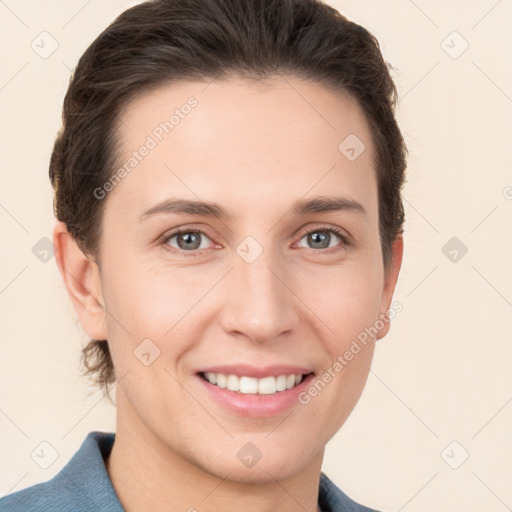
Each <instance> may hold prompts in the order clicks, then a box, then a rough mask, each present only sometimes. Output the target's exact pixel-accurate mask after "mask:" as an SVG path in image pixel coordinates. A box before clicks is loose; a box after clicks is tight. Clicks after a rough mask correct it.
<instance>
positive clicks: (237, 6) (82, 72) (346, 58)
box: [49, 0, 407, 397]
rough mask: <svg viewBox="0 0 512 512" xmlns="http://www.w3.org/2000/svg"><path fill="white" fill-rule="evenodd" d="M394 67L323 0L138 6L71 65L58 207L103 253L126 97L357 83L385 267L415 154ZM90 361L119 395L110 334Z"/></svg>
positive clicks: (54, 178)
mask: <svg viewBox="0 0 512 512" xmlns="http://www.w3.org/2000/svg"><path fill="white" fill-rule="evenodd" d="M390 69H392V68H391V66H390V64H388V63H386V62H385V61H384V59H383V57H382V55H381V52H380V46H379V43H378V41H377V39H376V38H375V37H374V36H373V35H372V34H371V33H370V32H368V31H367V30H366V29H365V28H363V27H362V26H360V25H358V24H356V23H354V22H351V21H349V20H348V19H347V18H345V17H344V16H343V15H342V14H341V13H339V12H338V11H337V10H335V9H334V8H332V7H330V6H328V5H326V4H324V3H322V2H321V1H319V0H150V1H147V2H144V3H142V4H139V5H136V6H135V7H131V8H130V9H128V10H126V11H124V12H123V13H122V14H121V15H120V16H119V17H118V18H117V19H116V20H114V21H113V22H112V23H111V24H110V25H109V26H108V27H107V28H106V29H105V30H104V31H103V32H102V33H101V34H100V35H99V36H98V37H97V38H96V39H95V40H94V41H93V43H92V44H91V45H90V46H89V47H88V48H87V50H86V51H85V53H84V54H83V55H82V57H81V58H80V60H79V62H78V64H77V66H76V68H75V69H74V71H73V74H72V77H71V80H70V84H69V88H68V90H67V93H66V96H65V98H64V104H63V114H62V119H63V126H62V129H61V130H60V131H59V133H58V135H57V138H56V140H55V145H54V148H53V153H52V156H51V160H50V170H49V174H50V180H51V182H52V186H53V188H54V193H55V195H54V212H55V215H56V217H57V218H58V220H60V221H63V222H64V223H65V224H66V226H67V229H68V231H69V233H70V234H71V235H72V236H73V237H74V239H75V240H76V242H77V244H78V245H79V247H80V249H81V250H82V251H83V252H84V254H90V255H93V256H95V257H96V258H97V256H98V250H99V243H100V236H101V219H102V211H103V206H104V201H102V200H100V199H98V198H97V197H96V195H95V194H94V190H95V189H97V188H98V187H101V186H102V184H104V183H105V182H106V181H107V180H108V179H109V177H110V176H111V175H112V174H113V172H114V170H115V150H116V147H117V139H116V135H117V133H116V127H117V124H116V122H117V118H118V116H119V114H120V112H121V109H122V108H123V107H124V106H126V105H127V104H128V102H130V101H131V100H133V99H134V98H135V97H136V96H138V95H141V94H144V93H146V92H148V91H149V90H151V89H155V88H156V87H159V86H162V85H164V84H171V83H173V82H174V83H175V82H178V81H185V80H201V79H205V80H206V79H213V78H219V79H221V78H225V77H229V76H238V77H242V78H247V79H249V78H250V79H256V80H263V79H265V78H269V77H272V76H276V75H278V74H280V73H282V72H285V73H288V74H291V75H295V76H297V77H300V78H304V79H308V80H312V81H315V82H317V83H320V84H324V85H326V86H329V87H330V88H331V89H333V88H334V89H335V90H339V91H348V92H349V93H351V94H352V95H353V96H354V97H355V98H356V99H357V101H358V103H359V105H360V107H361V108H362V110H363V112H364V114H365V116H366V119H367V121H368V123H369V126H370V130H371V135H372V139H373V143H374V147H375V162H374V165H375V169H376V172H377V182H378V197H379V235H380V241H381V247H382V257H383V261H384V265H385V268H386V270H387V269H388V268H389V266H390V263H391V254H392V251H391V248H392V243H393V242H394V240H395V239H396V237H397V236H398V235H399V234H401V233H402V231H403V223H404V209H403V203H402V198H401V189H402V186H403V184H404V179H405V169H406V160H407V148H406V145H405V142H404V139H403V137H402V135H401V132H400V130H399V128H398V125H397V122H396V120H395V108H396V102H397V91H396V87H395V84H394V83H393V80H392V78H391V76H390ZM340 142H341V141H340ZM82 364H83V368H84V373H85V374H87V375H89V376H90V377H92V379H93V380H94V381H95V382H96V383H97V384H99V385H101V386H102V387H103V389H104V392H105V395H107V396H109V397H110V395H109V384H112V383H113V382H115V378H116V377H115V371H114V366H113V363H112V359H111V356H110V352H109V347H108V343H107V340H90V341H89V342H88V344H87V345H86V346H85V347H84V348H83V350H82Z"/></svg>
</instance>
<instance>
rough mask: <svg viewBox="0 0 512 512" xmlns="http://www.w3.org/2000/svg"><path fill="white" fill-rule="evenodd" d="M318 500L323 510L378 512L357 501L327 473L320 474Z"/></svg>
mask: <svg viewBox="0 0 512 512" xmlns="http://www.w3.org/2000/svg"><path fill="white" fill-rule="evenodd" d="M318 501H319V504H320V507H322V510H325V511H328V512H378V511H377V510H374V509H372V508H368V507H365V506H364V505H360V504H359V503H356V502H355V501H354V500H353V499H352V498H350V497H349V496H347V495H346V494H345V493H344V492H343V491H342V490H341V489H340V488H339V487H337V486H336V484H335V483H334V482H333V481H332V480H330V479H329V478H328V477H327V475H326V474H325V473H321V474H320V488H319V495H318Z"/></svg>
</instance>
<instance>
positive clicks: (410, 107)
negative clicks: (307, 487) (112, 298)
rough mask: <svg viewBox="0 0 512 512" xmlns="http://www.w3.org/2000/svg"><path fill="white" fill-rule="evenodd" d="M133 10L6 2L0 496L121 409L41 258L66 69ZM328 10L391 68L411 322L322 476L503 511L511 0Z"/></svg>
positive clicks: (384, 346)
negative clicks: (406, 154)
mask: <svg viewBox="0 0 512 512" xmlns="http://www.w3.org/2000/svg"><path fill="white" fill-rule="evenodd" d="M135 3H136V2H127V1H122V0H110V1H108V2H100V1H99V0H92V1H91V0H89V2H87V1H85V0H67V1H64V0H53V1H48V2H34V1H22V0H6V2H1V3H0V17H1V27H0V34H1V36H0V37H1V50H0V51H1V62H2V66H1V71H0V105H1V109H2V117H1V122H0V130H1V132H0V144H1V157H2V158H1V161H0V165H1V169H2V171H1V172H2V187H1V189H0V222H1V226H2V245H1V249H0V257H1V261H0V264H1V276H0V308H1V322H0V330H1V331H0V334H1V340H2V352H1V358H0V386H1V388H0V393H1V394H0V431H1V434H2V435H1V438H0V439H1V441H0V442H1V445H0V453H1V457H0V461H1V462H0V464H1V466H0V495H4V494H7V493H9V492H12V491H15V490H19V489H22V488H24V487H27V486H29V485H32V484H34V483H37V482H41V481H44V480H47V479H49V478H50V477H52V476H53V475H55V474H56V473H57V472H58V471H59V470H60V469H61V468H62V467H63V466H64V465H65V464H66V463H67V461H68V460H69V458H70V457H71V456H72V455H73V454H74V453H75V451H76V450H77V449H78V447H79V446H80V444H81V443H82V441H83V440H84V438H85V436H86V434H87V433H88V432H90V431H91V430H104V431H114V430H115V418H114V409H113V407H112V406H110V405H109V404H108V403H107V402H105V401H102V400H101V395H100V393H99V392H97V391H95V390H94V388H90V387H88V386H87V383H86V381H85V379H83V378H82V377H81V376H80V374H79V370H78V360H79V352H80V348H81V341H82V340H83V341H85V340H86V337H85V336H84V335H83V333H82V331H81V329H80V326H79V325H78V324H77V321H76V316H75V314H74V310H73V308H72V306H71V303H70V301H69V300H68V298H67V295H66V293H65V290H64V288H63V285H62V284H61V280H60V276H59V274H58V271H57V267H56V265H55V259H54V258H50V259H49V261H47V263H43V262H42V261H40V260H39V259H38V257H36V255H35V254H34V253H33V252H32V248H33V247H34V246H35V245H36V244H37V243H43V242H39V241H40V239H41V238H43V237H49V238H51V229H52V226H53V223H54V220H53V215H52V206H51V205H52V191H51V187H50V184H49V180H48V174H47V168H48V159H49V156H50V151H51V147H52V143H53V139H54V137H55V134H56V131H57V130H58V128H59V126H60V109H61V104H62V99H63V96H64V93H65V91H66V87H67V83H68V80H69V75H70V70H71V69H72V68H73V67H74V65H75V64H76V61H77V59H78V57H79V56H80V55H81V53H82V52H83V51H84V50H85V48H86V47H87V46H88V45H89V44H90V42H91V41H92V40H93V39H94V38H95V37H96V35H97V34H98V33H99V32H100V31H101V30H102V29H103V28H104V27H105V26H106V25H107V24H108V23H110V21H112V20H113V19H114V17H115V16H116V15H117V14H119V13H120V12H121V11H122V10H124V9H126V8H127V7H128V6H131V5H134V4H135ZM330 3H331V4H332V5H334V6H335V7H337V8H338V9H339V10H340V11H342V12H343V13H344V14H346V15H347V16H348V17H349V18H351V19H353V20H354V21H356V22H358V23H360V24H362V25H363V26H365V27H366V28H368V29H369V30H370V31H371V32H373V33H374V34H375V35H376V36H377V37H378V39H379V41H380V42H381V45H382V50H383V53H384V56H385V58H386V59H387V60H388V61H390V62H391V63H392V64H393V66H394V67H395V69H396V72H395V74H394V77H395V79H396V80H397V83H398V87H399V91H400V97H401V100H400V106H399V122H400V125H401V127H402V130H403V133H404V136H405V138H406V141H407V144H408V147H409V150H410V160H409V171H408V183H407V186H406V188H405V198H406V214H407V224H406V234H405V242H406V250H405V259H404V264H403V269H402V274H401V277H400V280H399V284H398V289H397V292H396V296H395V299H396V300H398V301H400V302H401V303H402V304H403V308H404V309H403V311H402V312H401V313H400V314H399V315H398V317H397V318H396V319H395V320H394V322H393V325H392V329H391V332H390V334H389V335H388V336H387V337H386V338H385V339H383V340H381V341H380V342H378V345H377V350H376V354H375V360H374V365H373V369H372V372H371V374H370V376H369V379H368V384H367V387H366V389H365V392H364V393H363V396H362V398H361V401H360V402H359V404H358V406H357V407H356V409H355V411H354V413H353V415H352V416H351V417H350V419H349V420H348V422H347V423H346V424H345V426H344V427H343V429H342V430H341V431H340V432H339V433H338V434H337V435H336V436H335V438H334V439H333V440H332V441H331V442H330V443H329V445H328V448H327V454H326V458H325V464H324V471H325V472H326V473H327V474H328V475H329V476H330V477H331V478H332V479H333V480H334V481H335V482H336V483H337V484H338V485H339V486H340V487H341V488H342V489H343V490H344V491H345V492H346V493H348V494H349V495H351V496H352V497H353V498H354V499H356V500H360V501H362V502H364V503H366V504H367V505H369V506H373V507H378V508H379V509H381V510H386V511H402V510H403V511H406V512H422V511H425V512H427V511H428V512H431V511H432V510H436V511H437V512H448V511H450V512H462V511H464V512H471V511H474V512H477V511H478V512H482V511H486V512H502V511H505V510H510V509H511V508H512V486H511V485H510V482H511V481H512V441H511V426H512V403H511V402H512V386H511V384H512V372H511V370H510V367H511V356H512V344H511V341H512V340H511V332H512V329H511V327H512V322H511V318H512V315H511V313H512V273H511V261H512V257H511V256H512V242H511V236H510V235H511V233H512V230H511V221H512V173H511V169H512V149H511V129H512V65H511V64H512V62H511V57H510V56H511V54H512V53H511V52H512V30H511V28H512V2H511V1H510V0H508V1H507V0H501V1H496V0H474V1H467V0H466V1H463V0H457V1H451V2H446V1H442V0H431V1H427V0H416V1H415V2H413V1H412V0H391V1H386V2H383V1H381V0H380V1H379V0H366V1H360V0H339V1H334V0H332V1H331V2H330ZM43 31H47V32H48V33H49V34H51V37H53V38H54V39H55V40H56V41H57V42H58V45H59V46H58V48H57V50H56V51H55V52H54V53H53V54H52V55H51V56H49V57H48V58H46V59H43V58H41V57H40V56H39V55H38V54H37V53H36V52H35V51H34V50H33V49H32V47H31V44H32V41H34V40H36V42H37V41H39V40H40V39H37V38H38V36H39V34H40V33H41V32H43ZM454 31H456V32H457V33H458V34H452V32H454ZM40 37H41V36H40ZM44 37H48V36H44ZM443 41H445V42H444V43H443ZM464 41H467V43H469V47H468V48H467V50H466V51H465V52H464V53H462V54H461V55H458V54H459V53H460V52H461V50H463V49H464V45H465V43H464ZM49 45H50V40H49V39H48V40H47V45H46V46H45V47H46V48H50V46H49ZM454 57H457V58H454ZM452 237H457V238H458V239H459V240H460V241H461V242H462V243H464V244H465V246H467V248H468V252H467V254H465V255H464V256H463V257H461V256H460V255H461V253H460V252H459V253H458V258H459V259H458V261H456V262H453V261H450V259H449V258H448V257H447V256H445V254H444V253H443V251H442V248H443V247H444V246H445V244H446V243H447V242H448V241H449V240H450V239H451V238H452ZM457 243H460V242H457ZM450 250H451V248H450ZM445 252H448V251H445ZM453 255H454V253H452V255H449V256H450V257H452V256H453ZM50 256H51V255H50ZM91 391H92V393H91ZM43 441H46V442H48V443H50V444H51V445H52V446H53V447H54V449H55V450H56V451H57V452H58V458H57V459H56V460H55V462H53V464H51V465H50V466H49V467H48V468H47V469H43V468H41V467H39V465H38V464H36V462H35V461H34V460H33V459H32V458H31V453H32V452H33V450H35V449H36V447H38V446H39V444H40V443H41V442H43ZM453 441H456V443H457V444H451V445H450V443H452V442H453ZM449 445H450V446H449ZM447 447H448V448H447ZM445 448H447V449H446V450H445ZM36 451H37V450H36ZM466 452H467V454H468V458H467V460H466V461H465V462H464V463H463V464H462V465H461V466H460V467H459V468H458V469H452V467H450V464H451V465H452V466H456V465H457V464H460V462H461V461H462V460H463V457H464V456H465V454H466ZM46 453H49V452H48V451H47V452H46ZM442 453H444V458H443V456H442Z"/></svg>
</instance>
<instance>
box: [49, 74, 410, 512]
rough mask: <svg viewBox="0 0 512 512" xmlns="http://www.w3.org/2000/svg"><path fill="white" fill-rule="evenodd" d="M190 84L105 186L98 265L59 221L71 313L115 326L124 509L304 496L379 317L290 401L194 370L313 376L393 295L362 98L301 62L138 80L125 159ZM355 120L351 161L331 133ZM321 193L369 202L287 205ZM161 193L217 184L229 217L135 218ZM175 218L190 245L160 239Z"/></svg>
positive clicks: (185, 193)
mask: <svg viewBox="0 0 512 512" xmlns="http://www.w3.org/2000/svg"><path fill="white" fill-rule="evenodd" d="M190 96H194V97H195V98H197V100H198V105H197V107H196V108H194V109H193V110H192V112H191V113H190V114H189V115H188V116H186V117H185V118H184V119H182V120H180V123H179V125H177V126H176V127H175V128H174V130H173V131H172V132H171V133H169V134H168V135H166V137H165V138H164V139H163V140H162V142H160V143H159V144H158V146H157V147H156V148H155V149H153V150H152V151H151V152H150V153H149V154H148V155H147V156H146V157H145V158H144V159H143V160H142V161H141V162H140V163H139V164H138V165H137V167H136V168H135V169H134V170H133V171H132V172H131V173H130V174H128V175H127V176H126V177H125V178H124V179H123V180H122V181H121V182H120V183H119V184H117V186H116V187H115V188H114V189H113V190H112V191H111V192H109V193H108V195H107V197H106V198H105V199H104V200H105V201H106V204H105V211H104V218H103V224H102V239H101V248H100V254H99V262H100V266H98V265H97V264H96V262H95V261H94V258H92V257H91V256H86V255H84V254H82V252H81V251H80V250H79V249H78V247H77V245H76V243H75V242H74V240H73V239H72V237H70V236H69V234H68V233H67V231H66V227H65V226H64V225H63V224H62V223H57V225H56V227H55V230H54V243H55V246H56V255H57V258H56V259H57V263H58V266H59V269H60V271H61V274H62V277H63V279H64V281H65V284H66V286H67V289H68V292H69V294H70V297H71V299H72V301H73V304H74V306H75V309H76V311H77V313H78V315H79V318H80V322H81V325H82V326H83V328H84V330H85V332H86V333H87V334H88V335H89V336H91V337H92V338H95V339H108V340H109V345H110V350H111V353H112V357H113V361H114V366H115V370H116V376H117V378H118V379H120V380H119V382H118V384H117V386H116V405H117V430H116V441H115V443H114V447H113V450H112V454H111V456H110V458H109V460H108V463H107V470H108V473H109V476H110V478H111V480H112V482H113V485H114V488H115V490H116V492H117V494H118V496H119V498H120V501H121V503H122V505H123V506H124V508H125V509H126V510H127V511H128V512H132V511H138V512H140V511H160V510H161V511H163V510H168V504H169V503H172V504H173V510H189V509H190V507H195V508H196V509H197V510H200V511H201V512H208V511H226V512H228V511H231V510H233V511H235V510H237V511H238V510H246V511H248V512H251V511H256V510H257V511H258V512H262V511H269V512H270V511H272V512H275V511H290V510H306V511H310V512H314V511H315V510H317V499H318V480H319V475H320V471H321V465H322V459H323V455H324V448H325V445H326V443H327V442H328V441H329V439H330V438H331V437H332V436H333V435H334V434H335V433H336V432H337V431H338V430H339V428H340V427H341V426H342V425H343V423H344V422H345V420H346V419H347V417H348V416H349V414H350V413H351V411H352V409H353V408H354V406H355V404H356V403H357V401H358V399H359V397H360V395H361V392H362V390H363V387H364V385H365V383H366V379H367V376H368V373H369V369H370V363H371V359H372V356H373V351H374V345H375V341H376V340H377V339H380V338H382V337H383V336H385V335H386V334H387V332H388V330H389V322H385V325H384V327H383V328H382V329H381V330H380V331H379V333H378V334H377V335H376V336H375V338H374V339H371V340H370V341H369V342H368V344H367V346H366V348H363V350H361V351H360V352H359V353H358V354H357V355H356V356H354V358H353V359H352V360H351V361H350V362H349V364H347V365H346V366H345V367H344V368H343V370H342V371H341V372H339V373H338V374H337V375H336V377H335V378H333V379H332V381H331V382H330V383H329V384H328V385H327V386H325V388H324V389H323V390H322V391H321V392H320V393H318V395H317V396H316V397H314V398H312V399H311V401H310V402H309V403H308V404H307V405H301V404H299V403H297V404H295V405H294V406H293V407H292V409H291V410H292V413H291V414H290V411H289V410H287V411H285V412H284V413H282V414H278V415H275V416H271V417H263V418H251V417H242V416H240V415H238V414H235V413H233V412H231V411H229V410H227V409H226V408H224V407H223V406H222V405H219V404H218V403H217V402H215V401H213V400H212V399H211V398H210V396H209V395H208V394H206V393H205V391H204V390H203V388H202V386H201V382H200V381H199V380H198V377H197V376H196V373H195V372H197V371H198V370H199V369H200V368H201V367H203V368H204V367H205V366H208V365H214V364H233V363H248V364H252V365H254V366H265V365H269V364H277V363H281V364H292V365H300V366H306V367H308V368H311V369H312V370H313V371H314V372H315V374H316V375H321V374H322V372H324V371H325V370H326V369H327V368H329V367H331V366H332V364H333V362H334V361H335V360H336V358H337V357H338V356H339V355H342V354H344V353H345V351H346V350H347V349H348V348H349V347H350V345H351V343H352V341H353V340H354V339H356V337H357V335H358V334H359V333H361V332H362V331H364V329H365V328H366V327H369V326H371V325H374V324H375V322H376V321H377V320H378V319H379V318H381V317H380V316H379V315H383V314H385V313H386V311H387V310H388V309H389V308H390V305H391V300H392V296H393V291H394V288H395V284H396V281H397V278H398V273H399V269H400V265H401V261H402V252H403V241H402V238H401V237H399V238H397V240H396V241H395V243H394V245H393V261H392V265H391V266H390V267H389V268H388V269H387V271H385V269H384V266H383V261H382V254H381V246H380V240H379V231H378V200H377V181H376V174H375V169H374V167H373V156H374V153H373V152H374V148H373V144H372V141H371V138H370V132H369V127H368V125H367V123H366V120H365V117H364V114H363V112H362V110H361V109H360V108H359V106H358V104H357V102H356V101H355V100H354V99H353V98H352V97H351V96H350V95H348V94H341V93H335V92H332V91H330V90H328V89H326V88H325V87H324V86H321V85H319V84H316V83H311V82H306V81H304V80H302V79H299V78H296V77H287V78H286V79H284V78H283V77H276V78H275V79H271V80H267V81H265V82H260V83H258V84H256V83H253V82H247V81H244V80H242V79H231V80H228V81H213V82H211V83H210V84H209V85H207V83H206V82H184V83H181V84H174V85H172V86H163V87H161V88H159V89H158V90H156V91H154V92H152V93H151V94H146V95H142V96H140V97H139V98H137V99H136V100H135V101H133V102H132V103H131V104H130V105H129V108H127V109H126V110H124V111H123V112H122V113H121V119H122V121H123V122H122V123H121V125H120V128H119V134H120V146H119V148H118V149H119V151H118V156H119V157H120V160H121V161H123V159H124V160H126V159H127V158H128V157H129V156H130V154H131V153H132V152H133V151H134V150H135V149H137V148H139V147H140V146H141V145H142V144H143V143H144V140H145V139H146V137H147V135H148V134H150V133H151V132H152V130H153V129H154V128H155V126H157V125H158V124H159V123H160V122H162V121H163V120H165V119H168V118H169V115H170V113H172V111H173V110H174V109H175V108H178V107H179V106H180V105H183V104H184V103H185V102H186V100H187V98H188V97H190ZM305 99H306V100H307V101H305ZM349 134H356V135H357V136H358V137H359V139H361V140H362V141H363V142H364V144H365V145H366V150H365V151H364V152H363V153H362V154H361V155H360V156H359V158H357V159H356V160H355V161H349V160H348V159H347V158H346V157H345V156H344V155H343V154H342V153H341V152H340V151H339V150H338V145H339V144H340V142H341V141H343V140H344V139H345V137H347V135H349ZM332 195H338V196H343V197H346V198H349V199H351V200H354V201H357V202H359V203H360V204H361V205H362V206H363V207H364V209H365V211H366V215H362V214H361V213H358V212H355V211H331V212H322V213H316V214H308V215H301V216H297V215H293V214H292V213H290V211H289V210H290V208H291V205H292V204H293V203H294V201H296V200H298V199H303V198H306V199H309V198H312V197H314V196H332ZM170 197H180V198H184V199H192V200H197V199H201V200H204V201H215V202H217V203H219V204H220V205H222V206H223V207H225V208H226V209H228V210H230V211H231V212H232V213H233V217H232V218H229V219H225V220H222V221H221V220H219V219H215V218H209V217H204V216H200V215H199V216H198V215H194V216H192V215H182V214H176V213H173V214H161V215H155V216H153V217H150V218H148V219H146V220H144V221H139V217H140V215H141V214H142V212H144V210H145V209H147V208H149V207H151V206H153V205H155V204H156V203H158V202H160V201H162V200H164V199H167V198H170ZM176 227H183V228H187V229H189V230H192V231H193V229H201V230H204V231H205V232H206V236H204V235H199V236H200V240H201V246H200V247H201V248H200V249H195V250H194V252H195V254H196V256H195V257H193V256H190V255H189V254H190V250H189V253H186V250H187V249H186V244H183V243H181V246H180V245H178V242H179V237H174V238H172V239H167V240H166V237H165V235H167V237H168V236H169V234H170V232H171V230H172V229H173V228H176ZM315 227H318V230H317V231H320V232H321V233H323V232H324V231H323V230H325V229H329V228H330V227H338V228H339V229H340V230H342V232H343V233H344V234H345V235H348V236H349V240H350V243H349V245H345V244H344V243H343V241H342V240H341V239H339V238H338V237H337V235H336V233H332V232H331V239H330V242H329V243H328V244H326V245H328V246H329V249H324V248H321V247H322V246H318V245H316V246H315V244H314V243H312V242H311V240H309V241H308V237H307V236H306V235H305V234H304V230H306V229H308V228H315ZM247 236H252V237H253V238H254V239H255V240H256V241H257V242H258V243H259V245H260V246H261V247H262V249H263V252H262V254H261V255H260V256H259V257H258V258H257V259H256V260H255V261H254V262H252V263H247V261H245V260H244V259H243V258H241V257H240V256H239V254H238V253H237V252H236V249H237V247H238V246H239V244H240V243H241V242H242V241H243V240H244V239H245V237H247ZM189 243H190V242H189ZM166 247H167V250H166ZM180 247H182V248H181V249H180ZM183 247H185V249H184V248H183ZM194 247H198V245H196V246H194ZM319 247H320V248H319ZM328 251H331V252H328ZM146 338H149V339H150V340H152V342H153V343H154V344H155V345H156V346H158V348H159V350H160V355H159V357H157V358H156V359H155V360H154V362H153V363H152V364H151V365H149V366H145V365H143V364H141V362H140V360H139V359H137V358H136V357H135V356H134V354H133V351H134V350H135V348H136V347H137V346H138V345H139V344H140V343H141V341H142V340H144V339H146ZM247 442H251V443H253V444H254V445H255V446H256V447H257V448H258V449H259V451H260V452H261V453H262V458H261V459H260V460H259V461H258V463H257V464H256V465H254V466H253V467H252V468H247V467H245V466H244V465H243V464H241V462H240V460H239V459H238V458H237V456H236V454H237V452H238V451H239V450H240V448H241V447H242V446H244V445H245V443H247Z"/></svg>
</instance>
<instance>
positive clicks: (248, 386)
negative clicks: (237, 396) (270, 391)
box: [240, 377, 258, 393]
mask: <svg viewBox="0 0 512 512" xmlns="http://www.w3.org/2000/svg"><path fill="white" fill-rule="evenodd" d="M257 392H258V379H254V378H253V377H240V393H257Z"/></svg>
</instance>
